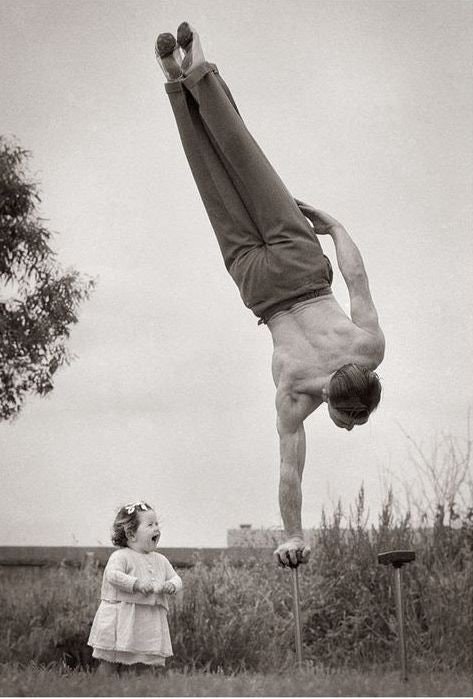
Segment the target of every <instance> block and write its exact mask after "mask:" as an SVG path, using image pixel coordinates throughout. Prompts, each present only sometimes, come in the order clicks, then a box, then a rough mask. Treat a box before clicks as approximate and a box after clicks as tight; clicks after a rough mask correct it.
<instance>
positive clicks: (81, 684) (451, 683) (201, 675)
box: [0, 663, 473, 697]
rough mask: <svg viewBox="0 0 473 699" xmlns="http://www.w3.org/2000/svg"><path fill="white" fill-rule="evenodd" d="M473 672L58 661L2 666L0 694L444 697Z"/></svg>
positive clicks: (460, 690) (462, 688) (467, 686)
mask: <svg viewBox="0 0 473 699" xmlns="http://www.w3.org/2000/svg"><path fill="white" fill-rule="evenodd" d="M472 692H473V682H472V679H471V676H468V675H467V674H466V673H435V672H422V673H416V672H414V673H412V676H411V677H410V679H409V681H408V682H407V683H406V682H402V681H401V680H400V679H399V674H398V673H397V672H393V671H391V672H382V671H379V670H373V671H367V672H363V673H362V672H357V671H355V670H344V671H338V672H336V671H330V672H329V671H324V670H322V669H317V670H316V671H315V670H313V669H304V670H299V671H297V670H295V669H293V668H290V669H288V670H287V671H286V672H285V673H279V674H276V673H274V674H271V673H268V674H264V675H263V674H259V673H255V674H251V673H238V674H234V675H230V676H226V675H223V674H219V673H205V672H188V673H186V672H175V671H169V672H167V673H166V674H164V675H160V676H155V675H154V674H153V673H152V672H150V673H149V674H145V675H142V676H134V675H133V674H132V673H128V674H127V675H126V676H121V677H112V678H107V679H105V678H103V677H100V676H98V675H96V674H95V673H94V672H85V671H83V670H75V671H70V670H69V671H68V670H63V669H62V668H60V667H59V666H57V667H49V668H41V667H39V666H36V665H34V664H31V665H28V666H19V665H15V664H11V663H9V664H3V665H0V696H15V697H18V696H29V697H44V696H76V697H79V696H90V697H94V696H137V697H140V696H176V697H184V696H191V697H192V696H196V697H205V696H211V697H220V696H222V697H225V696H242V697H258V696H284V697H289V696H308V697H319V696H320V697H326V696H345V697H356V696H373V697H376V696H386V697H388V696H391V697H396V696H413V697H416V696H419V697H420V696H424V697H425V696H428V697H434V696H445V697H447V696H448V697H454V696H455V697H460V696H461V697H463V696H465V697H469V696H471V695H472Z"/></svg>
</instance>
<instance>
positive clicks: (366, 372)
mask: <svg viewBox="0 0 473 699" xmlns="http://www.w3.org/2000/svg"><path fill="white" fill-rule="evenodd" d="M380 398H381V383H380V381H379V377H378V375H377V374H376V372H374V371H372V370H371V369H367V368H366V367H362V366H358V364H345V366H342V367H341V369H338V370H337V371H336V372H335V374H334V375H333V376H332V378H331V379H330V382H329V385H328V391H327V404H328V412H329V415H330V417H331V418H332V420H333V422H334V423H335V424H336V425H337V427H340V428H342V429H346V430H351V429H353V427H354V426H355V425H364V424H365V422H368V418H369V416H370V413H372V412H373V410H375V408H376V407H377V405H378V403H379V401H380Z"/></svg>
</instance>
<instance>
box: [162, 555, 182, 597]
mask: <svg viewBox="0 0 473 699" xmlns="http://www.w3.org/2000/svg"><path fill="white" fill-rule="evenodd" d="M164 579H165V583H164V586H163V592H168V593H169V592H170V593H171V594H172V593H173V592H180V591H181V590H182V580H181V578H180V577H179V575H178V574H177V573H176V571H175V570H174V568H173V567H172V565H171V564H170V563H169V561H168V559H167V558H165V559H164Z"/></svg>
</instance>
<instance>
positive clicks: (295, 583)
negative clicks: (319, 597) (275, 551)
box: [291, 564, 302, 668]
mask: <svg viewBox="0 0 473 699" xmlns="http://www.w3.org/2000/svg"><path fill="white" fill-rule="evenodd" d="M291 569H292V600H293V605H294V622H295V634H296V661H297V667H298V668H300V667H302V626H301V604H300V595H299V564H297V565H295V566H291Z"/></svg>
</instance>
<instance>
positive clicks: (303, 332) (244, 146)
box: [156, 22, 384, 566]
mask: <svg viewBox="0 0 473 699" xmlns="http://www.w3.org/2000/svg"><path fill="white" fill-rule="evenodd" d="M156 55H157V58H158V62H159V64H160V66H161V68H162V69H163V71H164V73H165V75H166V78H167V79H168V82H167V83H166V85H165V87H166V92H167V93H168V96H169V99H170V102H171V106H172V109H173V112H174V115H175V117H176V122H177V126H178V129H179V134H180V137H181V141H182V145H183V147H184V152H185V154H186V156H187V159H188V161H189V165H190V167H191V170H192V173H193V175H194V179H195V182H196V185H197V187H198V189H199V192H200V195H201V197H202V201H203V203H204V206H205V208H206V210H207V214H208V216H209V219H210V222H211V224H212V227H213V229H214V231H215V234H216V236H217V241H218V243H219V246H220V249H221V252H222V255H223V259H224V262H225V266H226V267H227V270H228V271H229V273H230V275H231V276H232V278H233V280H234V281H235V283H236V284H237V286H238V288H239V290H240V294H241V296H242V299H243V302H244V303H245V305H246V306H247V307H248V308H250V309H251V310H252V311H253V313H254V314H255V315H256V316H257V317H258V318H259V324H266V325H267V327H268V328H269V330H270V332H271V335H272V339H273V345H274V352H273V361H272V373H273V378H274V382H275V385H276V412H277V431H278V434H279V441H280V455H281V462H280V484H279V504H280V510H281V516H282V520H283V523H284V528H285V531H286V535H287V540H286V541H285V542H284V543H283V544H282V545H281V546H279V547H278V548H277V549H276V551H275V557H276V560H277V562H278V563H279V564H280V565H282V566H297V565H298V564H299V563H304V562H306V561H307V559H308V557H309V553H310V549H309V547H308V546H306V545H305V542H304V537H303V530H302V522H301V505H302V490H301V482H302V473H303V470H304V463H305V452H306V449H305V432H304V420H305V419H306V418H307V417H308V416H309V415H310V414H311V413H313V412H314V411H315V410H316V409H317V408H318V407H319V406H320V405H321V404H322V403H327V407H328V412H329V415H330V417H331V419H332V420H333V422H334V423H335V425H337V427H340V428H342V429H346V430H352V429H353V427H354V426H355V425H363V424H365V423H366V422H367V421H368V417H369V415H370V413H371V412H372V411H373V410H374V409H375V408H376V406H377V405H378V403H379V400H380V397H381V386H380V383H379V379H378V376H377V375H376V373H375V372H374V369H375V368H376V367H377V366H378V365H379V364H380V363H381V361H382V359H383V356H384V336H383V333H382V331H381V328H380V327H379V323H378V315H377V312H376V308H375V306H374V303H373V300H372V298H371V294H370V289H369V284H368V277H367V275H366V271H365V268H364V264H363V260H362V257H361V254H360V252H359V250H358V248H357V247H356V245H355V243H354V242H353V240H352V239H351V237H350V236H349V234H348V233H347V231H346V230H345V228H344V227H343V226H342V225H341V224H340V223H339V222H338V221H336V220H335V219H334V218H332V217H331V216H329V215H328V214H325V213H323V212H322V211H318V210H316V209H314V208H313V207H312V206H309V205H308V204H304V203H303V202H301V201H299V200H295V199H294V198H293V197H292V196H291V194H290V193H289V192H288V190H287V189H286V187H285V186H284V184H283V183H282V181H281V180H280V178H279V176H278V175H277V173H276V172H275V171H274V169H273V168H272V166H271V164H270V163H269V162H268V160H267V159H266V157H265V156H264V154H263V153H262V151H261V149H260V148H259V146H258V145H257V144H256V142H255V141H254V139H253V137H252V136H251V134H250V133H249V131H248V129H247V128H246V126H245V124H244V122H243V120H242V118H241V116H240V114H239V112H238V109H237V107H236V105H235V102H234V100H233V97H232V95H231V93H230V91H229V89H228V87H227V85H226V84H225V83H224V81H223V80H222V78H221V77H220V75H219V73H218V69H217V67H216V66H215V65H214V64H211V63H208V62H207V61H206V60H205V58H204V55H203V52H202V48H201V45H200V41H199V37H198V35H197V33H196V32H195V30H194V29H192V27H190V26H189V24H187V23H186V22H183V23H182V24H181V25H180V26H179V28H178V31H177V42H176V39H175V38H174V37H173V35H172V34H167V33H166V34H160V35H159V36H158V39H157V42H156ZM309 221H310V222H311V223H312V226H311V225H310V224H309ZM319 235H329V236H331V237H332V239H333V242H334V245H335V251H336V256H337V265H338V268H339V270H340V272H341V274H342V276H343V278H344V280H345V282H346V285H347V288H348V292H349V295H350V316H351V317H348V316H347V315H346V314H345V313H344V311H343V310H342V308H341V307H340V305H339V304H338V302H337V301H336V299H335V297H334V296H333V294H332V291H331V286H330V285H331V282H332V277H333V272H332V267H331V264H330V261H329V260H328V258H327V257H326V256H325V255H324V254H323V251H322V248H321V246H320V243H319V241H318V237H317V236H319Z"/></svg>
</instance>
